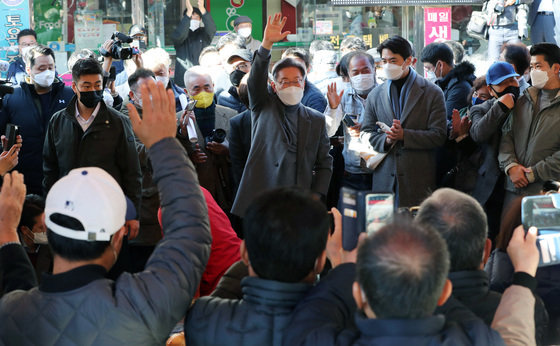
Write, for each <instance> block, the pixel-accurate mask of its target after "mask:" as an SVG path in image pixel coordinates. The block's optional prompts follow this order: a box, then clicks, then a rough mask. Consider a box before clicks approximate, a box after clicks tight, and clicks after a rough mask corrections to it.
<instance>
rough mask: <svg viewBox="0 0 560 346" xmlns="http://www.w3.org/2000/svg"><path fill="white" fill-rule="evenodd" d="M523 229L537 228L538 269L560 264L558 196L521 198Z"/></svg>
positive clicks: (559, 199) (559, 197)
mask: <svg viewBox="0 0 560 346" xmlns="http://www.w3.org/2000/svg"><path fill="white" fill-rule="evenodd" d="M521 219H522V222H523V227H524V228H525V230H528V229H529V227H537V229H538V235H537V248H538V249H539V255H540V256H539V257H540V258H539V267H542V266H548V265H553V264H558V263H560V194H557V193H554V194H550V195H544V196H531V197H525V198H523V201H522V202H521Z"/></svg>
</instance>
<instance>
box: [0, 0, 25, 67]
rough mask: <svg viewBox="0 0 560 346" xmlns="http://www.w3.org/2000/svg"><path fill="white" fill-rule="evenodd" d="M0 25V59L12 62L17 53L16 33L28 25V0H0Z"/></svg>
mask: <svg viewBox="0 0 560 346" xmlns="http://www.w3.org/2000/svg"><path fill="white" fill-rule="evenodd" d="M0 25H1V27H2V28H1V29H0V30H1V34H0V38H1V39H0V59H2V60H7V61H9V62H12V61H14V60H15V59H16V58H17V56H18V54H19V53H18V49H17V34H19V32H20V31H21V30H23V29H27V28H29V27H30V24H29V0H1V1H0Z"/></svg>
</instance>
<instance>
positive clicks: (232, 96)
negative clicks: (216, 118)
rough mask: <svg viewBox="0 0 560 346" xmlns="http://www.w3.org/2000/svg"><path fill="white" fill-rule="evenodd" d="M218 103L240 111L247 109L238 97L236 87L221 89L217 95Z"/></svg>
mask: <svg viewBox="0 0 560 346" xmlns="http://www.w3.org/2000/svg"><path fill="white" fill-rule="evenodd" d="M218 104H219V105H220V106H224V107H228V108H231V109H233V110H234V111H236V112H237V113H241V112H244V111H246V110H247V107H245V105H244V104H243V103H241V100H240V99H239V94H237V89H236V88H235V87H234V86H231V87H230V88H229V90H228V91H225V90H223V91H222V92H221V93H220V95H218Z"/></svg>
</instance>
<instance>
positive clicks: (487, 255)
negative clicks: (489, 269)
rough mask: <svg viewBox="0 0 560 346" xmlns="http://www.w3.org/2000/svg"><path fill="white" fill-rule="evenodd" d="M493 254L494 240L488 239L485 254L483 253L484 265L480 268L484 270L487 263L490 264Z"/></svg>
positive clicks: (485, 244)
mask: <svg viewBox="0 0 560 346" xmlns="http://www.w3.org/2000/svg"><path fill="white" fill-rule="evenodd" d="M491 252H492V240H490V239H488V238H486V242H485V243H484V252H482V263H481V264H480V266H481V267H482V268H480V269H484V266H485V265H486V262H488V257H490V253H491Z"/></svg>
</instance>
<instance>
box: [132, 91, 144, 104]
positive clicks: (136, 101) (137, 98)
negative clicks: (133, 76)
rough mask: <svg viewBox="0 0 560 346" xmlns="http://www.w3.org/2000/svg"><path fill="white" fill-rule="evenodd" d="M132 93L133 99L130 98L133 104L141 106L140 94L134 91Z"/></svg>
mask: <svg viewBox="0 0 560 346" xmlns="http://www.w3.org/2000/svg"><path fill="white" fill-rule="evenodd" d="M132 94H133V95H134V100H132V101H133V102H134V104H135V105H137V106H138V107H140V108H142V98H141V97H140V95H137V94H136V93H135V92H132Z"/></svg>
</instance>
